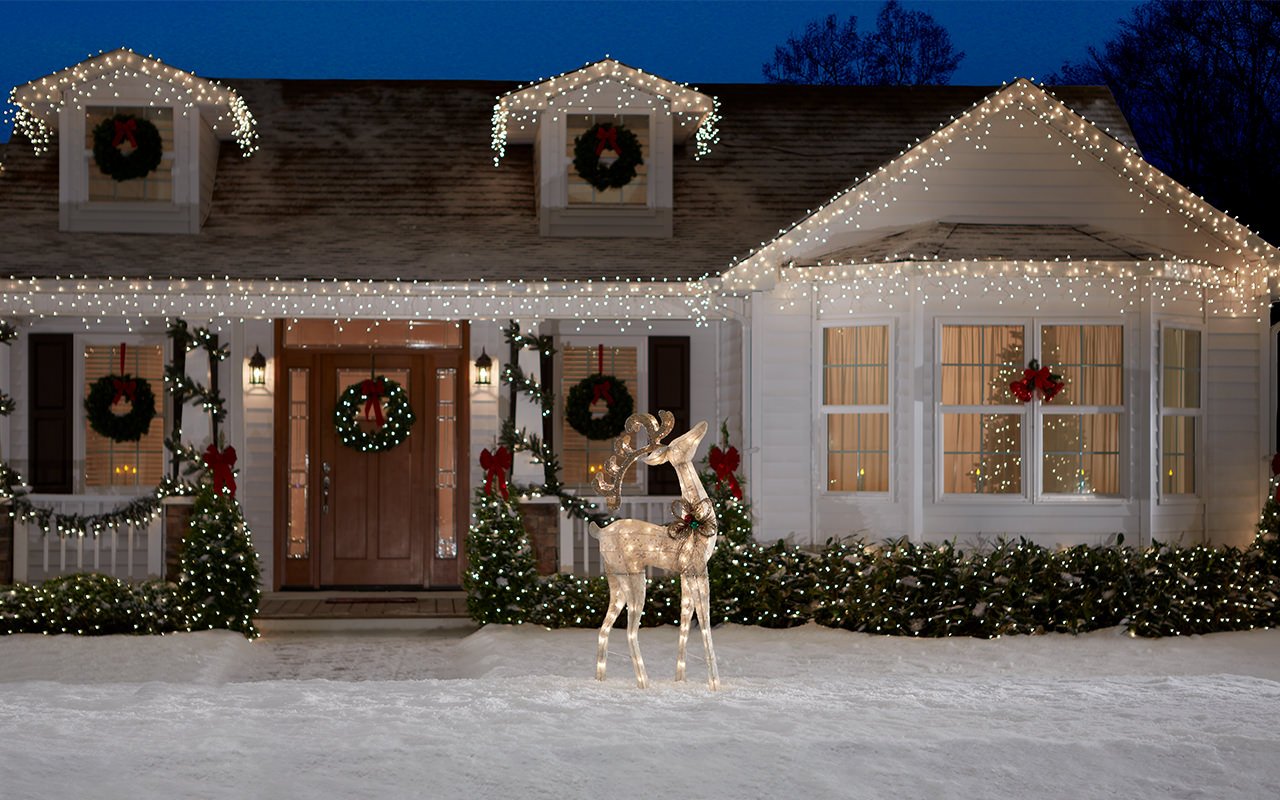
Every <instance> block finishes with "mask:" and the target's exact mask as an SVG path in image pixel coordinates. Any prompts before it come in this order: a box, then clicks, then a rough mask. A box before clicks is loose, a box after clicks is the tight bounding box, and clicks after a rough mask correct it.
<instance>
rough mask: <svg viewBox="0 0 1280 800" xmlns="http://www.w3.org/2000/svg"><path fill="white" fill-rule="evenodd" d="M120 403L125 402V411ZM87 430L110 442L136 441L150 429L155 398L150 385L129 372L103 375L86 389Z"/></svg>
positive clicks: (154, 413) (153, 415)
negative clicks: (88, 428) (87, 392)
mask: <svg viewBox="0 0 1280 800" xmlns="http://www.w3.org/2000/svg"><path fill="white" fill-rule="evenodd" d="M123 402H127V403H128V407H127V408H126V407H125V406H124V405H123ZM84 410H85V413H86V414H88V416H89V427H90V428H93V430H94V431H95V432H96V433H98V434H100V435H102V436H105V437H107V438H108V439H110V440H111V441H113V442H136V441H138V440H139V439H141V438H142V437H143V436H146V435H147V431H149V430H151V420H152V419H154V418H155V416H156V396H155V394H154V393H152V391H151V384H149V383H147V382H146V381H145V380H143V379H142V378H135V377H133V376H132V375H130V374H129V373H127V372H126V373H125V374H123V375H104V376H102V377H101V378H98V380H96V381H94V382H93V386H91V387H89V396H88V397H86V398H85V399H84Z"/></svg>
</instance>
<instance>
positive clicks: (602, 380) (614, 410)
mask: <svg viewBox="0 0 1280 800" xmlns="http://www.w3.org/2000/svg"><path fill="white" fill-rule="evenodd" d="M596 403H604V404H605V413H604V416H602V417H597V416H594V415H593V414H592V413H591V407H592V406H594V405H595V404H596ZM635 408H636V403H635V400H633V399H631V392H628V391H627V385H626V384H625V383H623V382H622V381H620V380H618V379H617V378H615V377H613V376H612V375H603V374H601V373H599V372H597V373H595V374H594V375H588V376H587V377H585V378H583V379H582V380H580V381H578V383H577V385H575V386H574V387H573V388H572V389H570V390H569V394H568V396H567V397H565V401H564V416H565V419H567V420H568V421H569V424H570V425H571V426H573V429H574V430H575V431H577V432H578V433H580V434H582V435H583V436H585V437H587V438H588V439H597V440H598V439H612V438H613V437H615V436H617V435H618V434H620V433H622V429H623V428H624V427H625V426H626V424H627V417H630V416H631V413H632V412H633V411H635Z"/></svg>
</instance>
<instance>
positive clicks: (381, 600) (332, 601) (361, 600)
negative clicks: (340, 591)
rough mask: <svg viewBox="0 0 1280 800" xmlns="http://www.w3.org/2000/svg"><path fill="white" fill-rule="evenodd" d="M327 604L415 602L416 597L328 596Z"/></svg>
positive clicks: (416, 600)
mask: <svg viewBox="0 0 1280 800" xmlns="http://www.w3.org/2000/svg"><path fill="white" fill-rule="evenodd" d="M325 602H326V603H328V604H329V605H348V604H351V603H366V604H370V603H416V602H418V598H416V597H330V598H327V599H326V600H325Z"/></svg>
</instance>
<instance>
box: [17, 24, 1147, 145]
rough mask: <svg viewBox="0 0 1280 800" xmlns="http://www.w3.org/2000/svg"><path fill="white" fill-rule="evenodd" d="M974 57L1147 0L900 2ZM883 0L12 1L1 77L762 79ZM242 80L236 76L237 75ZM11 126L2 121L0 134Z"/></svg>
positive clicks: (1017, 61)
mask: <svg viewBox="0 0 1280 800" xmlns="http://www.w3.org/2000/svg"><path fill="white" fill-rule="evenodd" d="M903 5H904V6H905V7H907V8H910V9H920V10H924V11H927V12H928V13H930V14H932V15H933V16H934V18H935V19H937V21H938V22H939V23H941V24H942V25H943V26H944V27H946V28H947V29H948V31H949V32H950V33H951V40H952V44H953V45H954V46H955V47H956V49H958V50H963V51H965V53H966V57H965V59H964V61H963V62H961V64H960V68H959V70H958V71H957V72H956V74H955V76H954V78H953V80H952V83H957V84H999V83H1002V82H1004V81H1007V80H1011V79H1013V78H1015V77H1019V76H1021V77H1042V76H1044V75H1046V74H1048V73H1049V72H1052V71H1053V70H1055V69H1057V68H1058V67H1059V66H1060V65H1061V64H1062V62H1063V60H1065V59H1076V58H1079V57H1081V56H1083V55H1084V53H1085V49H1086V47H1088V46H1089V45H1090V44H1094V45H1099V44H1101V43H1102V42H1104V41H1105V40H1106V39H1107V38H1108V37H1109V36H1110V35H1111V33H1112V32H1113V31H1114V30H1115V27H1116V20H1117V19H1119V18H1120V17H1123V16H1126V15H1127V14H1128V13H1129V11H1130V10H1131V9H1132V8H1133V7H1134V6H1135V5H1137V3H1134V2H1120V1H1119V0H1089V1H1083V2H1082V1H1080V0H1072V1H1067V0H1061V1H1059V0H1031V1H1030V2H1005V1H1004V0H935V1H934V2H904V3H903ZM880 6H881V3H880V2H843V3H839V2H827V3H823V2H770V3H765V2H697V3H694V2H641V0H629V2H600V1H597V2H554V3H553V2H472V3H456V2H395V3H347V2H326V3H316V2H277V3H251V2H114V1H113V2H89V3H83V2H81V3H67V2H44V3H3V4H2V5H0V9H2V14H3V19H4V25H5V28H6V34H7V35H6V36H5V37H4V42H3V45H0V87H3V88H6V89H7V88H8V87H12V86H15V85H17V84H20V83H25V82H27V81H29V80H32V79H34V78H38V77H41V76H43V75H47V74H49V73H51V72H55V71H57V70H59V69H61V68H63V67H65V66H68V65H70V64H73V63H75V62H77V61H80V60H81V59H83V58H84V57H85V56H86V55H88V54H90V53H97V52H98V51H100V50H111V49H114V48H116V47H119V46H122V45H123V46H127V47H131V48H133V49H134V50H136V51H138V52H140V53H144V54H148V55H155V56H157V57H159V58H160V59H162V60H163V61H165V62H167V63H170V64H173V65H175V66H178V67H181V68H183V69H188V70H191V71H193V72H196V73H197V74H200V75H204V76H209V77H216V78H232V79H233V78H236V77H263V78H268V77H269V78H486V79H490V78H491V79H500V80H510V81H512V82H513V83H519V82H529V81H533V80H536V79H538V78H542V77H546V76H548V75H551V74H555V73H559V72H564V71H566V70H569V69H575V68H577V67H579V66H581V65H582V64H584V63H586V62H588V61H594V60H596V59H598V58H600V57H602V56H604V55H605V54H609V55H612V56H614V57H615V58H618V59H620V60H622V61H625V62H627V63H629V64H632V65H633V66H637V67H641V68H643V69H645V70H647V71H650V72H654V73H657V74H659V75H662V76H663V77H666V78H670V79H672V80H676V81H681V82H687V83H692V84H695V85H696V84H700V83H722V82H758V81H760V80H761V75H760V65H761V64H762V63H764V62H765V61H767V60H769V59H770V58H771V57H772V55H773V48H774V46H775V45H777V44H780V43H782V42H783V41H785V40H786V38H787V36H788V35H789V34H791V33H793V32H796V33H798V32H799V31H800V30H801V29H803V27H804V24H805V22H806V21H808V20H811V19H816V18H818V17H821V16H824V15H826V14H831V13H835V14H839V15H841V16H842V17H843V16H846V15H849V14H853V15H856V16H857V17H858V20H859V28H860V29H861V30H867V29H869V28H872V27H873V26H874V20H875V14H876V12H877V11H878V10H879V8H880ZM231 83H232V85H233V86H234V81H231ZM7 138H8V126H4V127H3V128H0V140H4V139H7Z"/></svg>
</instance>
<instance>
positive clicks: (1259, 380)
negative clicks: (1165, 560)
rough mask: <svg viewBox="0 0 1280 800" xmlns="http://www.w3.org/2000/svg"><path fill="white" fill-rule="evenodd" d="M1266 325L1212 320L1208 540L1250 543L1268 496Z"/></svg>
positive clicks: (1208, 442) (1206, 461) (1207, 417)
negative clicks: (1264, 371) (1264, 370)
mask: <svg viewBox="0 0 1280 800" xmlns="http://www.w3.org/2000/svg"><path fill="white" fill-rule="evenodd" d="M1266 332H1267V323H1266V322H1262V321H1258V320H1252V319H1226V318H1215V317H1210V319H1209V330H1208V333H1209V344H1208V381H1207V382H1208V397H1207V398H1206V404H1205V414H1206V420H1205V427H1206V429H1207V430H1206V431H1205V439H1206V448H1205V449H1206V453H1205V473H1206V474H1205V476H1204V477H1205V484H1204V485H1205V489H1206V492H1207V498H1208V513H1207V518H1208V519H1207V521H1208V525H1207V527H1208V530H1207V532H1206V533H1207V538H1208V540H1209V541H1211V542H1213V543H1216V544H1234V545H1239V546H1244V545H1247V544H1248V543H1249V542H1250V541H1252V539H1253V527H1254V524H1255V523H1256V522H1257V519H1258V512H1259V510H1260V509H1261V508H1262V502H1263V499H1264V495H1265V493H1266V486H1267V484H1266V479H1265V474H1264V470H1265V469H1266V466H1267V465H1266V462H1267V457H1268V453H1269V447H1268V444H1267V441H1266V440H1267V428H1266V426H1265V424H1264V423H1265V414H1266V399H1265V395H1266V393H1267V392H1266V386H1265V382H1264V378H1263V373H1262V364H1263V359H1265V358H1267V357H1268V356H1269V354H1268V353H1267V352H1266V351H1265V349H1264V348H1263V345H1264V343H1265V342H1266V338H1265V337H1266Z"/></svg>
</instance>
